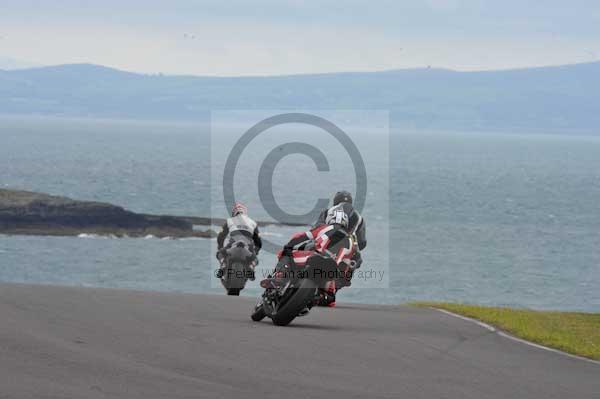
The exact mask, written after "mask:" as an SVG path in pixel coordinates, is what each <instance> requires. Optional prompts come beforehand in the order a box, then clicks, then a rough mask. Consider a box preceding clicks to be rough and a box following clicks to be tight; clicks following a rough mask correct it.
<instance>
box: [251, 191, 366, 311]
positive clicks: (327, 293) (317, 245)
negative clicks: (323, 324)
mask: <svg viewBox="0 0 600 399" xmlns="http://www.w3.org/2000/svg"><path fill="white" fill-rule="evenodd" d="M334 202H335V201H334ZM353 211H354V210H353V208H352V205H351V204H350V203H348V202H344V201H340V202H337V203H336V205H335V206H333V207H331V208H329V209H328V210H327V214H326V216H325V221H324V223H319V225H318V226H315V227H313V228H312V229H311V230H309V231H306V232H302V233H298V234H295V235H294V236H293V237H292V238H291V239H290V241H288V243H287V244H286V245H285V246H284V247H283V250H282V251H280V252H279V254H278V259H279V261H278V263H277V265H276V266H275V270H274V272H273V277H272V278H269V279H266V280H263V281H262V282H261V286H263V288H268V287H269V286H270V285H271V284H275V285H278V284H280V283H281V282H282V281H284V280H285V279H286V274H287V273H290V274H292V273H293V272H294V271H295V270H296V268H294V266H300V267H302V266H303V263H304V262H306V260H307V259H308V258H309V257H310V256H311V254H312V253H314V252H319V253H325V252H326V251H327V248H328V246H329V245H330V244H331V243H332V241H334V240H335V239H336V238H335V237H336V234H338V233H339V231H340V230H342V231H343V232H344V236H346V235H353V234H354V233H353V232H352V230H351V229H350V227H352V228H354V227H356V226H354V224H356V223H361V222H360V220H358V219H356V220H354V219H352V222H353V223H354V224H352V225H351V224H350V221H351V219H350V218H349V215H350V216H351V217H358V218H360V215H358V213H357V212H356V214H353ZM363 248H364V246H363ZM353 259H354V256H353ZM340 266H342V265H341V264H340ZM354 268H355V266H354V264H353V261H352V260H351V264H350V265H347V266H346V267H345V268H343V267H342V269H341V270H342V276H340V278H338V279H336V280H334V281H330V282H329V283H327V285H326V286H325V287H324V288H323V289H321V291H320V293H319V295H320V297H319V301H318V305H319V306H328V307H334V306H335V293H336V291H337V289H336V281H338V280H341V281H346V280H349V279H350V278H351V273H352V270H353V269H354ZM338 284H339V283H338ZM308 310H309V309H308V307H307V308H305V309H304V310H303V311H302V312H301V315H302V316H303V315H305V314H306V313H308Z"/></svg>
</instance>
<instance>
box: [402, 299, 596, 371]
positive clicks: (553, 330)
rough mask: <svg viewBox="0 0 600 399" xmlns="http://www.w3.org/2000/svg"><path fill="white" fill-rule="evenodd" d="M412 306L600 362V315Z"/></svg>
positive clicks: (428, 304)
mask: <svg viewBox="0 0 600 399" xmlns="http://www.w3.org/2000/svg"><path fill="white" fill-rule="evenodd" d="M412 305H414V306H419V307H433V308H438V309H445V310H448V311H450V312H453V313H456V314H460V315H463V316H467V317H470V318H473V319H477V320H480V321H483V322H485V323H488V324H490V325H493V326H494V327H497V328H499V329H501V330H503V331H506V332H508V333H510V334H512V335H514V336H516V337H520V338H523V339H526V340H527V341H531V342H535V343H537V344H541V345H544V346H548V347H550V348H555V349H560V350H561V351H564V352H568V353H572V354H575V355H579V356H584V357H587V358H590V359H595V360H600V313H576V312H555V311H550V312H547V311H535V310H526V309H512V308H495V307H486V306H474V305H461V304H453V303H441V302H415V303H412Z"/></svg>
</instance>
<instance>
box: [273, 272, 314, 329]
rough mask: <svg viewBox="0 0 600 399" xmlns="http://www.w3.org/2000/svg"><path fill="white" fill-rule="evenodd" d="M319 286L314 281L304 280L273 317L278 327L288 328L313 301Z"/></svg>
mask: <svg viewBox="0 0 600 399" xmlns="http://www.w3.org/2000/svg"><path fill="white" fill-rule="evenodd" d="M316 288H317V285H316V284H315V282H314V281H312V280H309V279H304V280H302V281H301V282H300V286H299V287H298V288H297V289H296V291H295V292H294V293H293V294H292V296H291V297H290V298H289V299H288V300H287V302H286V303H284V304H283V305H282V306H281V308H279V309H277V313H275V314H274V315H273V316H271V320H272V321H273V324H275V325H276V326H287V325H288V324H290V323H291V322H292V320H294V319H295V318H296V316H298V313H299V312H300V311H301V310H302V309H304V307H305V306H306V305H308V304H309V303H310V301H312V300H313V298H314V295H315V289H316Z"/></svg>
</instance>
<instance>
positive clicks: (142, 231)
mask: <svg viewBox="0 0 600 399" xmlns="http://www.w3.org/2000/svg"><path fill="white" fill-rule="evenodd" d="M2 232H3V233H7V234H47V235H77V234H80V233H96V234H115V235H118V236H123V235H128V236H133V237H137V236H145V235H148V234H152V235H154V236H157V237H166V236H172V237H191V236H200V237H210V236H212V235H213V234H214V232H212V231H211V230H208V231H196V230H194V229H193V225H192V223H191V222H189V221H187V220H185V218H182V217H177V216H161V215H146V214H139V213H135V212H131V211H128V210H126V209H124V208H122V207H120V206H116V205H112V204H108V203H103V202H94V201H76V200H73V199H70V198H67V197H60V196H53V195H48V194H43V193H36V192H29V191H17V190H7V189H0V233H2Z"/></svg>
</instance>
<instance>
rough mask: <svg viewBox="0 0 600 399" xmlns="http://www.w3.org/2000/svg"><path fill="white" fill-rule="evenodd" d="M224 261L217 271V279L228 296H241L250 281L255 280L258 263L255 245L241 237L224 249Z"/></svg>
mask: <svg viewBox="0 0 600 399" xmlns="http://www.w3.org/2000/svg"><path fill="white" fill-rule="evenodd" d="M222 253H223V256H224V261H223V265H222V267H221V268H220V269H219V270H218V271H217V277H219V278H220V279H221V284H223V287H225V289H226V290H227V295H240V291H241V290H243V289H244V287H245V286H246V282H247V281H248V279H251V280H254V266H255V265H256V263H257V259H256V254H255V252H254V244H253V243H252V242H251V241H250V240H249V239H246V238H245V237H243V236H240V237H238V238H236V239H235V240H233V241H232V242H230V243H229V245H228V246H227V247H225V248H224V249H222Z"/></svg>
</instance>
